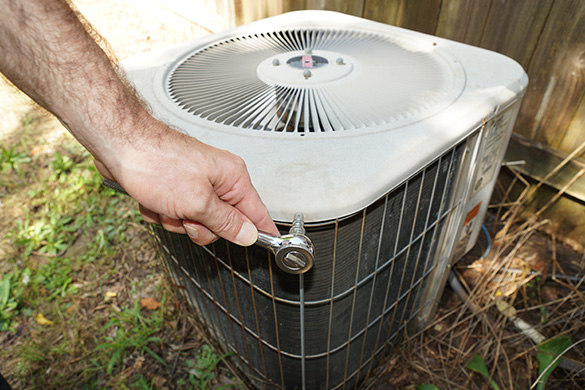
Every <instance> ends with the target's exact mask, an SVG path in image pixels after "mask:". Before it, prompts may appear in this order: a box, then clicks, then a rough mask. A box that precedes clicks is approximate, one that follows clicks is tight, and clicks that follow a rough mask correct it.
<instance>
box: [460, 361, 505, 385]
mask: <svg viewBox="0 0 585 390" xmlns="http://www.w3.org/2000/svg"><path fill="white" fill-rule="evenodd" d="M465 367H466V368H468V369H469V370H471V371H475V372H477V373H479V374H481V376H483V377H484V378H485V379H486V380H488V381H489V383H490V386H491V387H492V389H494V390H500V387H499V386H498V385H497V383H496V381H494V380H493V379H492V378H490V373H489V371H488V369H487V367H486V365H485V361H484V360H483V358H482V357H481V356H479V355H475V356H474V357H473V358H472V359H471V360H470V361H469V362H468V363H467V364H466V365H465Z"/></svg>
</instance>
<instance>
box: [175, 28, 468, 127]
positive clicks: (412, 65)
mask: <svg viewBox="0 0 585 390" xmlns="http://www.w3.org/2000/svg"><path fill="white" fill-rule="evenodd" d="M426 45H428V44H426ZM434 49H435V48H434V47H432V46H431V47H424V45H423V44H419V43H417V42H411V41H406V40H402V39H400V38H396V37H393V36H388V35H382V34H376V33H371V32H364V31H358V30H349V29H343V30H335V29H298V30H280V31H273V32H266V33H259V34H249V35H241V36H237V37H233V38H230V39H226V40H222V41H218V42H215V43H213V44H211V45H208V46H206V47H203V48H199V49H197V50H196V51H195V52H192V53H190V54H189V55H188V56H187V57H186V58H185V59H184V60H182V61H180V62H179V63H178V65H177V66H176V67H175V68H174V69H173V70H172V71H171V72H170V74H169V77H168V82H167V92H168V94H169V96H170V97H171V99H172V100H173V101H174V102H175V103H176V104H177V105H178V106H179V107H180V108H181V109H182V110H183V111H185V112H187V113H189V114H191V115H193V116H194V117H196V118H199V119H202V120H205V121H212V122H215V123H219V124H223V125H226V126H232V127H238V128H244V129H252V130H260V131H273V132H298V133H307V132H327V131H342V130H352V129H363V128H368V127H372V126H378V125H382V124H388V123H396V122H399V121H403V120H405V119H411V120H412V119H414V120H416V119H421V118H420V117H424V116H427V115H431V114H432V112H431V111H432V109H433V108H436V106H437V105H443V104H445V103H449V102H450V101H449V100H451V101H452V100H454V98H456V96H455V95H457V94H453V90H454V79H455V76H454V70H453V67H451V66H449V64H448V63H447V61H446V60H445V59H444V58H443V57H442V56H440V55H438V54H437V53H436V52H435V51H434ZM299 64H301V65H299Z"/></svg>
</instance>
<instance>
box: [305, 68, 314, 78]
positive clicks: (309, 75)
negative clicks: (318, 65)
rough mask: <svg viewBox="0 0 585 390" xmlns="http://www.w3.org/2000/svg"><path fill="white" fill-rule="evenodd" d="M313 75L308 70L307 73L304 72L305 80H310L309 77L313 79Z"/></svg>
mask: <svg viewBox="0 0 585 390" xmlns="http://www.w3.org/2000/svg"><path fill="white" fill-rule="evenodd" d="M312 75H313V74H312V73H311V71H310V70H308V69H307V70H305V71H304V72H303V76H304V77H305V79H308V78H309V77H311V76H312Z"/></svg>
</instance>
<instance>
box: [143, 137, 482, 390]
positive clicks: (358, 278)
mask: <svg viewBox="0 0 585 390" xmlns="http://www.w3.org/2000/svg"><path fill="white" fill-rule="evenodd" d="M470 138H472V137H470ZM469 142H471V141H469V139H468V140H466V141H463V142H462V143H460V144H458V145H456V146H454V147H453V148H452V149H451V150H450V151H448V152H447V153H445V154H444V155H442V156H441V157H440V158H438V159H436V160H435V161H433V162H432V163H430V164H429V165H428V166H426V167H424V168H423V169H421V170H420V171H419V172H418V173H416V174H415V175H414V176H412V177H411V178H410V179H408V180H407V181H405V182H404V183H402V184H401V185H400V186H398V187H397V188H395V189H393V190H391V191H390V192H389V193H387V194H386V195H385V196H384V197H382V198H381V199H379V200H378V201H376V202H375V203H374V204H372V205H370V206H368V207H367V208H365V209H363V210H362V211H360V212H358V213H356V214H354V215H352V216H350V217H347V218H343V219H338V220H334V221H325V222H322V223H312V224H309V225H308V226H306V229H307V235H308V236H310V237H311V239H312V240H313V243H314V245H315V247H316V253H317V254H318V255H317V257H316V258H315V266H314V267H313V269H312V270H310V271H309V272H307V273H306V274H301V275H292V274H287V273H284V272H282V271H281V270H279V269H278V268H277V267H275V265H274V259H273V255H272V254H271V253H270V252H269V251H267V250H265V249H262V248H260V247H256V246H252V247H248V248H243V247H239V246H236V245H233V244H231V243H229V242H227V241H225V240H219V241H217V242H215V243H213V244H211V245H208V246H205V247H199V246H197V245H195V244H193V243H192V242H191V241H190V240H189V239H188V237H186V236H185V235H178V234H173V233H169V232H167V231H165V230H164V229H162V228H161V227H155V228H154V231H155V237H156V240H157V242H158V244H159V247H160V252H161V255H162V258H163V259H164V263H165V264H166V268H167V270H168V273H169V274H170V277H171V278H172V280H173V282H174V283H175V284H176V285H178V286H179V288H178V290H179V291H181V292H182V293H183V295H184V296H185V298H186V299H187V300H188V301H189V302H190V304H191V306H192V307H193V309H194V310H195V312H196V316H197V317H198V318H199V319H200V320H201V321H202V322H203V324H204V325H205V327H206V328H207V330H208V331H209V333H210V334H211V337H212V338H213V339H214V340H215V341H216V342H217V344H219V346H220V348H221V349H223V350H224V352H230V351H231V352H234V353H235V355H236V356H237V359H236V360H237V362H236V365H237V368H238V369H239V371H240V373H243V376H244V379H246V381H247V382H248V384H249V385H250V387H253V388H263V389H339V388H344V389H350V388H356V387H358V385H359V384H360V383H362V382H363V381H364V379H365V378H367V377H368V376H369V375H370V374H371V372H372V369H373V368H374V367H375V366H376V364H377V363H378V362H379V361H380V359H381V358H382V357H383V356H384V355H385V354H387V352H388V351H389V350H390V348H391V347H392V346H393V345H395V344H396V342H397V341H398V340H399V339H400V336H401V335H402V334H403V332H404V331H405V329H406V328H407V327H408V326H409V325H412V324H413V323H416V321H417V320H420V319H421V317H424V316H425V315H428V313H429V312H430V311H431V310H432V308H433V306H434V305H435V304H436V300H437V299H438V295H439V294H437V293H436V292H437V290H438V289H439V288H440V285H439V283H440V280H442V279H443V276H444V274H445V271H446V269H447V267H446V265H447V264H449V258H450V255H451V254H452V252H451V250H452V243H450V241H452V238H451V236H452V234H450V229H452V225H453V222H454V221H455V220H457V218H458V217H457V216H458V213H459V211H460V206H461V204H460V201H457V199H460V197H459V196H454V194H455V193H456V191H458V184H457V183H458V181H459V180H458V179H457V178H458V177H460V176H464V174H463V172H464V171H466V170H467V168H466V165H467V162H466V161H467V160H469V158H468V156H467V154H468V153H466V151H467V150H468V148H467V147H466V146H467V145H468V144H469ZM280 228H282V230H283V231H285V230H286V229H287V227H286V226H284V225H283V226H280Z"/></svg>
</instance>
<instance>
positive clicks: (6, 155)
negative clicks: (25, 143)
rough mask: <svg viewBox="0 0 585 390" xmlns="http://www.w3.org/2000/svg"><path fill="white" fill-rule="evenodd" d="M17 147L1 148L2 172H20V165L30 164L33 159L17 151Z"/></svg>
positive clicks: (0, 165)
mask: <svg viewBox="0 0 585 390" xmlns="http://www.w3.org/2000/svg"><path fill="white" fill-rule="evenodd" d="M17 148H18V147H17V146H16V145H15V146H13V147H11V148H8V149H7V148H5V147H3V146H0V172H8V171H15V172H18V171H19V168H20V165H23V164H28V163H30V162H31V161H32V159H31V158H30V157H29V156H28V155H27V154H26V153H23V152H19V151H18V150H17Z"/></svg>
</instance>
